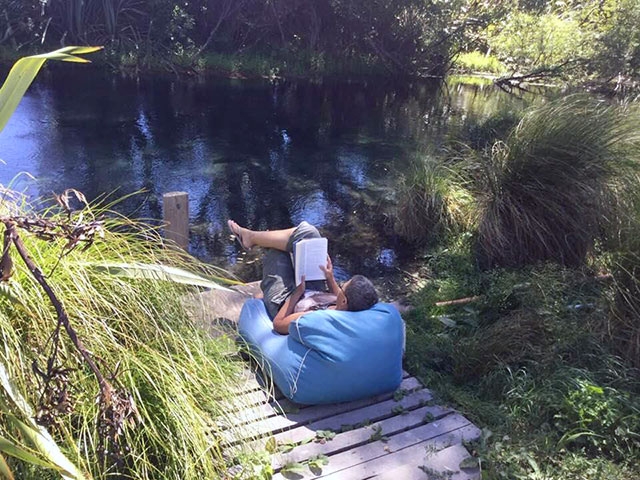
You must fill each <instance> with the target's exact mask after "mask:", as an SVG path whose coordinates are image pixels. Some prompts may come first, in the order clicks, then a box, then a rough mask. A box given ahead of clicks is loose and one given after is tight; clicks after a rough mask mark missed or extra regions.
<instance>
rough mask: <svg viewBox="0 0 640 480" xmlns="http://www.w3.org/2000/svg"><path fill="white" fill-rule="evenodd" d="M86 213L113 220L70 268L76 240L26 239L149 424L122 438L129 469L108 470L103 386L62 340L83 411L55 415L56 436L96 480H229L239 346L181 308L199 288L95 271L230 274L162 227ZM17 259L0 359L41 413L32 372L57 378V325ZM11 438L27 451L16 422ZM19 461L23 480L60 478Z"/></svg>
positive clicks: (1, 303) (108, 372) (103, 364)
mask: <svg viewBox="0 0 640 480" xmlns="http://www.w3.org/2000/svg"><path fill="white" fill-rule="evenodd" d="M9 206H11V209H12V210H14V212H15V207H14V206H13V205H10V204H8V203H7V202H5V203H4V204H3V207H4V208H3V210H4V212H3V213H5V214H6V213H7V209H8V207H9ZM27 208H28V207H27V206H25V205H23V206H21V210H20V211H21V212H23V213H26V210H27ZM49 214H50V215H48V216H47V218H49V219H50V220H52V221H60V222H63V221H65V215H64V214H53V212H51V211H50V212H49ZM83 215H84V218H89V217H90V216H96V218H98V217H100V218H104V219H105V235H104V238H103V239H96V241H95V243H94V244H93V245H91V246H90V247H89V248H87V249H86V250H84V251H83V250H80V249H76V250H74V251H72V252H71V253H70V254H69V255H67V256H65V257H64V258H62V259H60V254H61V252H62V250H63V246H64V245H65V243H66V240H62V239H61V240H58V241H54V242H48V241H44V240H40V239H38V238H35V237H34V236H33V235H30V234H29V233H26V232H22V233H21V238H23V240H24V242H25V244H26V247H27V249H28V251H29V252H30V254H31V256H32V257H33V260H34V261H35V262H36V263H37V265H39V267H40V268H41V269H42V271H43V272H44V273H45V275H46V276H47V277H46V278H47V282H48V283H49V284H50V285H51V286H52V287H53V289H54V291H55V294H56V295H57V296H58V298H59V299H60V300H61V301H62V303H63V305H64V307H65V308H66V310H67V312H68V314H69V318H70V320H71V323H72V325H73V327H74V328H75V329H76V331H77V333H78V336H79V338H80V339H81V340H82V341H83V342H84V344H85V347H86V348H87V349H88V350H89V351H90V352H91V355H92V357H93V358H94V359H95V360H96V362H97V363H98V366H99V367H100V368H101V369H102V371H103V373H104V374H105V376H107V378H110V381H111V382H112V383H113V385H114V386H115V387H116V388H118V389H122V390H123V391H127V392H129V393H130V394H131V397H132V399H133V400H134V402H135V405H136V407H137V411H138V413H139V417H138V418H135V419H132V421H131V423H128V424H127V425H126V427H125V428H124V430H123V431H122V433H121V438H122V440H121V441H120V444H121V446H122V449H123V452H122V454H123V461H122V463H121V464H120V465H118V466H117V467H113V466H112V467H110V468H112V471H107V469H106V468H107V467H106V465H103V464H101V463H100V461H99V459H100V458H101V455H100V453H99V452H98V448H99V446H100V439H99V434H98V432H97V430H96V424H97V414H98V406H97V404H96V396H97V394H98V386H97V383H96V381H95V378H94V377H93V376H92V375H91V373H90V371H89V370H88V369H87V368H86V366H85V365H84V364H83V363H82V362H81V360H80V358H79V356H78V353H77V352H76V351H75V350H74V348H73V346H72V345H71V343H70V342H69V341H68V338H67V337H66V336H64V333H63V334H62V338H63V340H62V341H61V343H60V345H59V347H58V348H59V352H58V355H57V358H58V362H59V364H60V365H59V366H60V367H62V368H68V369H70V370H69V372H68V377H69V379H68V384H67V385H68V392H69V394H70V397H71V398H72V400H71V403H70V404H71V406H72V408H71V410H70V411H69V412H65V411H57V410H56V408H54V407H53V406H52V405H48V407H49V410H50V413H51V415H52V416H53V417H54V418H55V421H54V422H53V424H51V426H50V428H49V429H50V431H51V432H52V434H53V435H54V438H55V440H56V441H57V442H58V444H59V445H60V446H61V447H62V448H63V449H64V451H65V452H66V453H67V454H68V456H69V458H70V459H71V460H72V461H73V462H74V463H75V464H76V465H78V466H80V468H81V469H83V470H85V471H87V472H89V473H90V474H91V475H92V476H93V477H94V478H107V477H108V476H109V475H110V474H111V473H115V471H116V470H117V471H119V472H120V473H121V474H123V475H125V477H126V478H136V479H151V478H153V479H157V478H167V479H168V478H175V479H178V478H180V479H203V478H222V477H223V476H224V475H225V472H226V471H227V469H228V467H229V466H230V464H231V463H232V462H233V459H232V458H229V457H227V456H225V453H224V452H223V449H222V446H221V434H220V432H221V431H222V429H228V428H231V429H233V428H234V425H233V422H232V421H231V420H226V419H227V418H228V417H229V413H230V412H229V405H230V404H234V403H236V404H237V403H238V401H239V400H238V397H237V395H235V394H234V391H233V388H232V387H233V386H234V385H236V384H237V379H238V378H239V376H240V374H241V372H242V370H243V367H244V365H243V363H242V362H241V361H240V360H239V358H238V356H237V346H236V344H235V342H234V339H233V338H229V337H226V336H223V337H220V338H217V339H212V338H209V337H208V335H207V334H206V333H205V332H204V330H203V329H201V328H200V326H199V325H197V324H196V323H195V322H194V320H193V319H192V318H190V316H189V315H188V309H187V306H186V305H185V303H184V302H183V300H182V299H183V298H184V297H185V295H186V294H188V293H192V292H193V291H194V290H193V288H192V287H189V286H186V285H180V284H176V283H173V282H168V281H156V280H144V279H129V278H122V277H118V276H114V275H109V274H106V273H104V271H100V270H98V269H92V268H90V267H88V266H87V265H88V264H92V263H96V262H104V261H109V262H121V263H132V262H139V263H145V264H164V265H170V266H174V267H179V268H183V269H186V270H190V271H194V272H197V273H199V274H201V275H207V276H220V275H221V272H220V271H219V270H218V269H214V268H213V267H210V266H206V265H202V264H200V263H198V262H197V261H195V260H194V259H192V258H190V257H188V256H187V255H186V254H184V253H183V252H181V251H180V250H178V249H176V248H172V247H171V246H169V245H166V244H164V242H163V241H162V239H161V238H160V237H159V235H158V233H157V231H156V229H154V228H152V227H149V226H145V225H144V224H140V223H137V222H133V221H130V220H127V219H125V218H122V217H119V216H116V215H112V214H110V213H109V212H105V211H102V210H99V209H98V210H94V211H93V212H91V213H90V212H88V211H84V212H83ZM74 220H78V216H77V214H75V215H74ZM12 257H13V260H14V266H15V272H14V275H13V276H12V278H11V279H10V280H9V282H7V283H5V284H3V285H2V287H3V288H2V290H1V292H0V326H1V331H2V338H3V348H2V350H1V351H0V361H1V362H2V363H3V364H4V365H5V366H6V368H7V370H8V371H9V375H10V377H11V379H12V381H13V382H14V383H15V385H16V387H17V388H18V390H19V391H21V392H22V394H23V395H24V396H25V397H26V398H27V400H28V401H29V403H30V404H31V405H32V406H33V407H34V409H38V405H39V403H40V401H41V398H40V394H41V392H42V388H41V387H42V386H41V385H40V384H39V382H38V381H39V377H37V376H36V375H35V374H34V371H33V369H32V365H33V364H34V362H36V364H37V365H39V368H40V369H46V365H47V359H48V358H49V357H50V356H51V353H52V352H51V349H52V343H51V335H52V332H53V331H54V329H55V327H56V316H55V312H54V310H53V308H52V306H51V303H50V302H49V299H48V298H47V297H46V296H45V294H44V292H43V291H42V290H41V288H40V287H39V286H38V285H37V284H36V283H35V281H34V280H33V278H32V276H31V274H30V272H28V271H27V270H26V268H25V267H24V265H23V264H22V262H21V261H20V259H19V258H18V256H17V254H16V253H15V252H13V255H12ZM54 267H55V268H54ZM45 403H47V402H45ZM49 403H50V402H49ZM239 407H241V405H238V408H239ZM0 434H1V435H2V436H5V437H9V438H13V439H15V440H16V441H20V436H19V434H18V433H17V432H16V431H15V430H14V429H13V428H12V427H11V425H10V424H9V423H7V422H6V421H0ZM9 463H10V466H11V468H12V469H13V471H14V475H16V478H57V477H58V474H57V473H55V472H54V471H51V470H45V469H42V468H40V467H35V466H33V465H31V464H28V463H24V462H20V461H16V460H10V461H9ZM114 468H115V470H114Z"/></svg>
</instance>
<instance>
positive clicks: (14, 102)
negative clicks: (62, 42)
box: [0, 47, 100, 131]
mask: <svg viewBox="0 0 640 480" xmlns="http://www.w3.org/2000/svg"><path fill="white" fill-rule="evenodd" d="M97 50H100V47H65V48H61V49H59V50H56V51H53V52H49V53H44V54H42V55H33V56H31V57H24V58H21V59H20V60H18V61H17V62H16V63H15V65H14V66H13V68H12V69H11V71H10V72H9V75H8V76H7V78H6V79H5V81H4V83H3V84H2V88H0V131H2V129H3V128H4V127H5V125H6V124H7V122H8V121H9V118H11V115H13V112H14V111H15V109H16V108H17V106H18V104H19V103H20V100H22V97H23V96H24V94H25V92H26V91H27V88H29V85H31V82H33V79H34V78H36V75H38V72H39V71H40V68H42V65H44V63H45V62H46V61H47V60H60V61H63V62H76V63H86V62H88V60H85V59H84V58H82V57H78V56H76V55H83V54H86V53H92V52H95V51H97Z"/></svg>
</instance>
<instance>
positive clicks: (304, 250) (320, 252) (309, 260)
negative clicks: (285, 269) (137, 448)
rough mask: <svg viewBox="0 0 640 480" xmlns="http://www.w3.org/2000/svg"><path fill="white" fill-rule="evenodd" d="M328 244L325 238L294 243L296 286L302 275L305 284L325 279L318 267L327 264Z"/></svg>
mask: <svg viewBox="0 0 640 480" xmlns="http://www.w3.org/2000/svg"><path fill="white" fill-rule="evenodd" d="M328 244H329V242H328V241H327V239H326V238H307V239H305V240H300V241H299V242H298V243H296V255H295V268H294V270H295V277H296V285H300V281H301V279H302V275H305V281H307V282H308V281H311V280H324V279H325V277H324V272H323V271H322V270H320V265H326V264H327V248H328Z"/></svg>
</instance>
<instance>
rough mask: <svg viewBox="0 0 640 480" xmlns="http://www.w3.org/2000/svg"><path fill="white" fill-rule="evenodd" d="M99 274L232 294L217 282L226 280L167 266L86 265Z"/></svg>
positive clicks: (141, 264)
mask: <svg viewBox="0 0 640 480" xmlns="http://www.w3.org/2000/svg"><path fill="white" fill-rule="evenodd" d="M87 265H88V266H89V267H91V268H94V269H96V270H98V271H101V272H106V273H108V274H109V275H115V276H119V277H127V278H136V279H145V280H163V281H167V282H174V283H181V284H185V285H193V286H196V287H205V288H213V289H217V290H225V291H227V292H232V291H233V290H230V289H228V288H226V287H223V286H222V285H220V284H219V283H217V282H225V281H226V279H223V278H220V277H212V279H209V278H205V277H203V276H201V275H197V274H195V273H191V272H188V271H186V270H182V269H181V268H176V267H169V266H167V265H151V264H146V263H117V262H101V263H91V264H87Z"/></svg>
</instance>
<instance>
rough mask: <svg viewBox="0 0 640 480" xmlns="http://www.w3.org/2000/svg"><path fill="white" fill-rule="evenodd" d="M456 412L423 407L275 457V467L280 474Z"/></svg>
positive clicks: (273, 463) (273, 459)
mask: <svg viewBox="0 0 640 480" xmlns="http://www.w3.org/2000/svg"><path fill="white" fill-rule="evenodd" d="M451 413H453V410H451V409H449V408H444V407H438V406H429V407H422V408H418V409H416V410H412V411H410V412H409V413H407V414H406V415H401V414H398V415H396V416H394V417H391V418H387V419H385V420H381V421H379V422H376V423H373V424H371V425H369V426H367V427H362V428H358V429H355V430H350V431H348V432H343V433H338V434H336V436H335V437H334V438H333V439H332V440H327V441H325V442H324V443H318V442H314V441H311V442H310V443H304V444H302V445H300V446H298V447H296V448H294V449H293V450H291V451H290V452H288V453H285V454H282V453H281V454H277V453H276V454H274V455H273V456H272V459H271V460H272V461H271V466H272V468H273V469H274V471H278V470H279V469H280V468H282V466H284V465H286V464H291V463H295V462H302V461H304V460H307V459H309V458H311V457H314V456H317V455H333V454H336V453H340V452H343V451H345V450H349V449H351V448H355V447H358V446H360V445H363V444H365V443H369V442H370V441H371V438H372V436H376V437H377V436H385V437H389V436H391V435H395V434H397V433H400V432H403V431H406V430H409V429H411V428H416V427H419V426H420V425H424V424H425V423H427V422H428V421H435V420H439V419H441V418H443V417H444V416H445V415H448V414H451Z"/></svg>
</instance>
